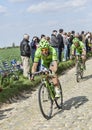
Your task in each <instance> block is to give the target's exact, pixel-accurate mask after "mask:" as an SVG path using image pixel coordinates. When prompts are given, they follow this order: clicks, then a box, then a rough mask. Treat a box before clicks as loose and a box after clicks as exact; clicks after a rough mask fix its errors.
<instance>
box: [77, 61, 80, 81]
mask: <svg viewBox="0 0 92 130" xmlns="http://www.w3.org/2000/svg"><path fill="white" fill-rule="evenodd" d="M79 78H80V65H79V63H77V65H76V81H77V82H79Z"/></svg>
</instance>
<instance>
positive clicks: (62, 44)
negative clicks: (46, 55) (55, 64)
mask: <svg viewBox="0 0 92 130" xmlns="http://www.w3.org/2000/svg"><path fill="white" fill-rule="evenodd" d="M62 35H63V29H59V33H58V35H57V39H58V44H59V45H58V59H59V62H61V60H62V51H63V49H64V41H63V36H62Z"/></svg>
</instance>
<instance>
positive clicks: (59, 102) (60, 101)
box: [55, 81, 63, 109]
mask: <svg viewBox="0 0 92 130" xmlns="http://www.w3.org/2000/svg"><path fill="white" fill-rule="evenodd" d="M58 82H59V86H58V87H59V90H60V97H59V98H55V103H56V106H57V107H58V108H59V109H62V107H63V92H62V87H61V84H60V81H58Z"/></svg>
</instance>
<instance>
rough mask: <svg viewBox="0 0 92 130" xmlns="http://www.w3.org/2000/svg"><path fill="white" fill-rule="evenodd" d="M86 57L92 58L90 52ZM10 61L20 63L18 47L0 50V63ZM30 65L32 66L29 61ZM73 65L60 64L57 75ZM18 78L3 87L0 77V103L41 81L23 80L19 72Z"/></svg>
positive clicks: (67, 62) (11, 79)
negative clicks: (0, 90)
mask: <svg viewBox="0 0 92 130" xmlns="http://www.w3.org/2000/svg"><path fill="white" fill-rule="evenodd" d="M88 57H92V52H91V53H88V54H87V58H88ZM12 59H16V60H17V61H21V57H20V50H19V47H14V48H5V49H0V62H1V61H7V62H9V63H10V61H11V60H12ZM30 65H32V61H31V59H30ZM74 65H75V60H69V61H66V62H60V63H59V66H58V70H57V73H58V75H60V74H62V72H64V71H65V70H67V69H69V68H71V67H73V66H74ZM18 76H19V80H15V77H11V78H10V80H9V82H8V81H7V82H6V81H4V82H3V85H2V83H1V82H2V80H1V79H2V76H0V83H1V86H0V87H3V91H2V92H1V93H0V102H6V101H7V100H8V99H9V98H11V97H13V96H14V95H18V94H19V93H20V92H23V91H24V90H25V91H26V90H28V91H29V90H30V89H32V88H34V87H36V86H37V85H38V84H39V83H40V80H41V77H39V76H38V77H36V78H35V81H30V80H28V79H25V78H24V77H23V75H22V73H21V72H19V73H18Z"/></svg>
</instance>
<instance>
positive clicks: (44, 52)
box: [31, 39, 60, 97]
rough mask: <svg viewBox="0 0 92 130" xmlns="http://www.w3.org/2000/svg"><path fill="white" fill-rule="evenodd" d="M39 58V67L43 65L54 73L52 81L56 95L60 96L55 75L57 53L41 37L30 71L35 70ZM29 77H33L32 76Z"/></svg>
mask: <svg viewBox="0 0 92 130" xmlns="http://www.w3.org/2000/svg"><path fill="white" fill-rule="evenodd" d="M39 60H41V66H42V67H41V69H42V68H43V67H44V66H45V67H46V68H48V69H50V70H51V72H52V74H54V76H53V79H52V82H53V83H54V85H55V90H56V97H59V96H60V91H59V88H58V84H59V82H58V77H57V75H56V71H57V68H58V62H57V61H58V59H57V53H56V50H55V49H54V48H53V47H51V46H50V44H49V42H48V41H47V40H46V39H42V40H41V41H40V44H39V48H37V50H36V52H35V57H34V63H33V66H32V71H31V73H34V72H36V70H37V65H38V62H39ZM31 79H33V77H32V76H31Z"/></svg>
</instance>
